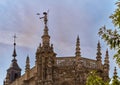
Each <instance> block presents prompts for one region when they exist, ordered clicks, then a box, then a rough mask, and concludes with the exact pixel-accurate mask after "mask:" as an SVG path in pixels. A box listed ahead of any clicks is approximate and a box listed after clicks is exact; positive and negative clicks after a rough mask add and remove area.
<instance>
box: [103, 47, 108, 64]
mask: <svg viewBox="0 0 120 85" xmlns="http://www.w3.org/2000/svg"><path fill="white" fill-rule="evenodd" d="M104 65H109V54H108V49H107V50H106V56H105V60H104Z"/></svg>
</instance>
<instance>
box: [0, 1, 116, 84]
mask: <svg viewBox="0 0 120 85" xmlns="http://www.w3.org/2000/svg"><path fill="white" fill-rule="evenodd" d="M115 2H116V0H92V1H91V0H34V1H33V0H14V1H11V0H0V82H1V84H2V82H3V80H4V78H5V76H6V70H7V69H8V68H9V66H10V63H11V60H12V52H13V35H14V34H16V35H17V55H18V56H17V60H18V64H19V66H20V67H21V68H22V74H23V73H24V68H25V59H26V56H27V55H29V56H30V60H31V67H33V66H34V64H35V52H36V49H37V47H38V45H39V43H40V42H41V36H42V34H43V21H42V20H39V16H37V15H36V13H38V12H39V13H40V16H43V15H42V13H43V12H44V11H47V10H49V14H48V19H49V22H48V26H49V34H50V36H51V43H53V44H54V49H55V52H56V53H57V56H74V53H75V42H76V37H77V35H79V36H80V42H81V53H82V56H83V57H87V58H92V59H95V57H96V49H97V48H96V47H97V42H98V40H100V42H101V47H102V57H103V59H104V57H105V50H106V49H107V48H108V47H107V46H106V44H105V43H104V41H103V40H101V39H100V37H99V36H98V35H97V32H98V30H99V28H100V27H102V26H103V25H106V27H107V28H111V29H113V28H114V27H113V24H112V23H111V20H110V19H109V16H110V15H111V14H112V13H113V12H114V10H115V8H116V6H115ZM109 53H110V54H109V55H110V77H111V76H112V74H113V68H114V66H116V65H115V61H114V60H113V58H112V57H113V54H114V51H111V50H109Z"/></svg>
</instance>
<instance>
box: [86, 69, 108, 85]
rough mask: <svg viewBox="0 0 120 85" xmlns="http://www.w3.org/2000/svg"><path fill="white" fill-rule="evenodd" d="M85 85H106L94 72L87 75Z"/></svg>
mask: <svg viewBox="0 0 120 85" xmlns="http://www.w3.org/2000/svg"><path fill="white" fill-rule="evenodd" d="M86 85H107V84H105V83H104V82H103V80H102V78H101V77H99V76H98V75H97V73H96V71H92V72H90V73H89V75H88V77H87V81H86Z"/></svg>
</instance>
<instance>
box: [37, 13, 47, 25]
mask: <svg viewBox="0 0 120 85" xmlns="http://www.w3.org/2000/svg"><path fill="white" fill-rule="evenodd" d="M37 15H40V14H39V13H37ZM43 15H44V16H43V17H40V19H44V24H45V26H47V21H48V19H47V12H43Z"/></svg>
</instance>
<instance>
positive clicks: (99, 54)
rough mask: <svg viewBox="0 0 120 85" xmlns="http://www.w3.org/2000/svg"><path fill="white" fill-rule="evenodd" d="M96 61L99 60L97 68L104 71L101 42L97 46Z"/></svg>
mask: <svg viewBox="0 0 120 85" xmlns="http://www.w3.org/2000/svg"><path fill="white" fill-rule="evenodd" d="M96 55H97V56H96V59H97V61H96V62H97V68H98V69H102V57H101V55H102V53H101V46H100V41H98V44H97V53H96Z"/></svg>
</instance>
